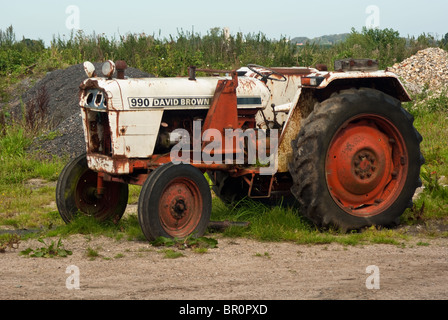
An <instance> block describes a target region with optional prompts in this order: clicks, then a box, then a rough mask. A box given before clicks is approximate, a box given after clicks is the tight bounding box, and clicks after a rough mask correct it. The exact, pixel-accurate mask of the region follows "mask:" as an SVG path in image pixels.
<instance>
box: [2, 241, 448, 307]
mask: <svg viewBox="0 0 448 320" xmlns="http://www.w3.org/2000/svg"><path fill="white" fill-rule="evenodd" d="M213 237H215V236H213ZM216 239H217V240H218V248H214V249H209V250H208V251H207V252H206V253H203V254H200V253H197V252H194V251H193V250H191V249H185V250H182V251H181V252H182V253H183V254H184V256H182V257H180V258H176V259H167V258H165V254H164V253H163V252H162V251H163V248H161V247H153V246H152V245H150V244H148V243H146V242H135V241H132V242H131V241H127V240H119V241H118V240H115V239H110V238H107V237H86V236H81V235H79V236H71V237H69V238H66V239H63V240H62V243H63V245H64V247H65V248H66V249H68V250H71V251H72V252H73V254H72V255H71V256H68V257H67V258H60V257H59V258H50V259H45V258H26V257H23V256H20V255H19V251H20V250H23V249H26V248H28V247H31V248H39V247H42V244H41V243H38V242H37V241H36V240H28V241H26V242H21V243H20V246H19V249H17V250H8V251H7V252H5V253H0V288H1V290H0V299H1V300H13V299H14V300H29V299H33V300H35V299H37V300H41V299H46V300H47V299H58V300H68V299H75V300H79V299H93V300H104V299H114V300H115V299H119V300H128V299H138V300H143V299H145V300H165V299H168V300H174V299H175V300H178V299H180V300H184V299H185V300H186V299H188V300H211V299H212V300H217V299H220V300H221V299H225V300H227V299H230V300H240V299H241V300H267V299H269V300H328V299H337V300H339V299H348V300H351V299H361V300H404V299H406V300H408V299H430V300H432V299H442V300H446V299H447V297H448V239H447V238H438V239H429V238H428V239H422V238H419V237H415V238H414V237H412V238H411V240H408V241H406V242H405V243H404V245H403V246H396V245H383V244H381V245H356V246H343V245H339V244H330V245H298V244H294V243H287V242H281V243H267V242H258V241H253V240H249V239H241V238H236V239H231V238H223V237H221V236H220V235H217V236H216ZM419 242H420V244H418V243H419ZM422 243H424V244H425V245H421V244H422ZM88 248H92V249H95V250H96V251H97V252H98V253H99V256H98V257H96V258H95V259H92V258H89V257H88V256H87V254H86V252H87V249H88ZM72 266H76V267H77V268H76V269H77V270H78V271H79V277H78V279H79V289H69V287H73V286H76V282H75V281H74V280H73V279H74V278H75V276H76V273H75V272H74V271H73V270H74V269H73V267H72ZM369 266H376V267H377V268H376V269H375V268H374V267H369ZM67 268H69V270H67ZM70 268H71V269H70ZM370 268H373V269H370ZM67 272H69V273H67ZM369 287H370V289H369ZM372 287H373V288H372Z"/></svg>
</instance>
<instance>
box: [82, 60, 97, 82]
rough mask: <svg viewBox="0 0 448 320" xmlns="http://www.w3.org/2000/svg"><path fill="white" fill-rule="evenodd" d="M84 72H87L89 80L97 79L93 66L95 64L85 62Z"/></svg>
mask: <svg viewBox="0 0 448 320" xmlns="http://www.w3.org/2000/svg"><path fill="white" fill-rule="evenodd" d="M84 71H85V72H86V75H87V76H88V77H89V78H92V77H95V76H96V73H95V66H94V65H93V63H91V62H89V61H86V62H84Z"/></svg>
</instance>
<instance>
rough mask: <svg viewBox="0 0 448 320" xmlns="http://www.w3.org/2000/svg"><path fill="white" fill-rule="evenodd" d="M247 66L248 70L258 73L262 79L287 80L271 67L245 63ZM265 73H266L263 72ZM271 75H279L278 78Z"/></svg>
mask: <svg viewBox="0 0 448 320" xmlns="http://www.w3.org/2000/svg"><path fill="white" fill-rule="evenodd" d="M247 68H249V70H250V71H252V72H255V73H256V74H258V75H259V76H260V77H261V80H262V81H266V80H274V81H283V82H285V81H287V79H286V77H285V76H284V75H283V74H281V73H279V72H277V71H274V70H272V69H269V68H266V67H263V66H259V65H257V64H249V65H247ZM257 69H263V70H262V71H258V70H257ZM265 73H267V74H265ZM272 75H277V76H279V77H280V79H279V78H274V77H272Z"/></svg>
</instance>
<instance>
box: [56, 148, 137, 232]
mask: <svg viewBox="0 0 448 320" xmlns="http://www.w3.org/2000/svg"><path fill="white" fill-rule="evenodd" d="M97 183H98V173H97V172H95V171H92V170H90V169H89V168H88V166H87V158H86V155H85V154H83V155H81V156H78V157H77V158H75V159H73V160H72V161H70V162H69V163H68V164H67V165H66V166H65V168H64V169H63V170H62V172H61V174H60V176H59V179H58V183H57V186H56V204H57V207H58V210H59V214H60V215H61V218H62V219H63V220H64V222H65V223H70V222H71V221H72V219H73V217H74V216H75V215H76V214H77V213H82V214H85V215H90V216H93V217H95V218H96V219H97V220H99V221H105V220H112V221H114V222H115V223H117V222H118V221H119V220H120V219H121V217H122V216H123V214H124V212H125V210H126V207H127V203H128V195H129V187H128V185H127V184H122V183H118V182H108V181H104V185H103V187H104V189H103V191H104V192H103V193H102V194H101V195H99V194H98V192H97Z"/></svg>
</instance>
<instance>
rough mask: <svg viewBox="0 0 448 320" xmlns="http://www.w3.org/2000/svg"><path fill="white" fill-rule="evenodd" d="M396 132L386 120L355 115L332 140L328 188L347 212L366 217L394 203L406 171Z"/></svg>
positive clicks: (397, 131)
mask: <svg viewBox="0 0 448 320" xmlns="http://www.w3.org/2000/svg"><path fill="white" fill-rule="evenodd" d="M407 159H408V156H407V150H406V145H405V142H404V139H403V137H402V135H401V134H400V132H399V130H398V129H397V128H396V127H395V125H394V124H392V123H391V122H390V121H389V120H387V119H386V118H384V117H382V116H379V115H373V114H366V115H358V116H356V117H354V118H352V119H350V120H348V121H347V122H346V123H345V124H344V125H343V126H341V128H340V129H339V130H338V132H337V133H336V134H335V136H334V137H333V139H332V142H331V144H330V148H329V150H328V153H327V158H326V166H325V167H326V179H327V185H328V189H329V191H330V194H331V196H332V197H333V199H334V200H335V201H336V203H337V204H338V205H339V206H340V207H341V208H342V209H344V210H345V211H346V212H347V213H349V214H351V215H354V216H359V217H369V216H374V215H377V214H380V213H381V212H383V211H384V210H385V209H386V208H388V207H389V206H391V205H392V203H394V202H395V200H396V199H397V197H398V195H399V194H400V191H401V190H402V189H403V186H404V184H405V180H406V175H407V171H408V162H407Z"/></svg>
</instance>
